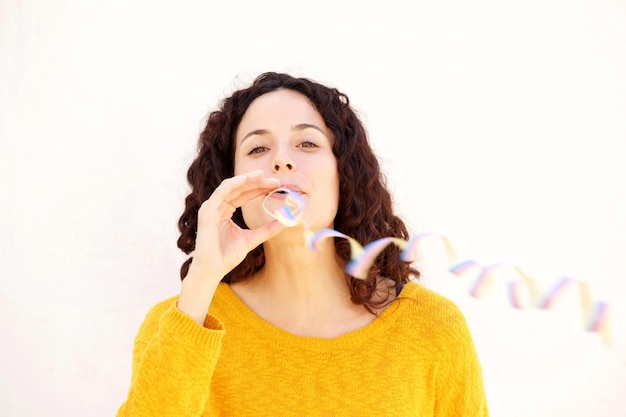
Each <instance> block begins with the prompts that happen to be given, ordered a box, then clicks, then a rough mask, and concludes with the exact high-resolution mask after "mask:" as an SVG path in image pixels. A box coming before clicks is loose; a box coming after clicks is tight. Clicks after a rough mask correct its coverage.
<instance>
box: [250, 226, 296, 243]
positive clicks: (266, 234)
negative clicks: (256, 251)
mask: <svg viewBox="0 0 626 417" xmlns="http://www.w3.org/2000/svg"><path fill="white" fill-rule="evenodd" d="M287 227H288V226H285V225H283V224H281V223H280V222H279V221H277V220H272V221H271V222H269V223H267V224H266V225H264V226H261V227H258V228H256V229H254V230H250V240H249V242H250V247H252V248H256V247H257V246H259V245H260V244H261V243H263V242H265V241H266V240H268V239H271V238H273V237H274V236H276V235H277V234H279V233H280V232H282V231H283V230H285V229H286V228H287Z"/></svg>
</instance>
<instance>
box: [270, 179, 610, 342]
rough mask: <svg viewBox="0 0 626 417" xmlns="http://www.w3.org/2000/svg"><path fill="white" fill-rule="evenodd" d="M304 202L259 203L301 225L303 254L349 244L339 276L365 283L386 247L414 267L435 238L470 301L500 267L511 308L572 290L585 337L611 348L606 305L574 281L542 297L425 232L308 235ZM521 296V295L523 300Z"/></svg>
mask: <svg viewBox="0 0 626 417" xmlns="http://www.w3.org/2000/svg"><path fill="white" fill-rule="evenodd" d="M276 192H281V193H284V194H286V195H285V200H284V204H283V205H282V206H280V207H279V208H277V209H275V210H269V209H267V208H266V202H267V199H268V198H269V197H270V196H271V195H272V194H273V193H276ZM304 207H305V202H304V199H303V198H302V196H300V194H298V193H296V192H294V191H292V190H289V189H287V188H278V189H276V190H274V191H272V192H271V193H269V194H268V195H267V197H266V199H265V200H264V201H263V209H264V210H265V211H266V212H267V213H268V214H269V215H270V216H272V217H273V218H274V219H276V220H278V221H279V222H280V223H282V224H284V225H285V226H288V227H293V226H296V225H298V224H299V223H302V224H303V225H304V227H305V242H306V245H307V247H308V248H309V249H311V250H319V248H320V242H321V241H323V240H324V239H328V238H342V239H346V240H347V241H348V242H349V244H350V257H351V259H350V261H349V262H348V264H347V265H346V268H345V271H346V272H347V273H348V274H350V275H351V276H353V277H355V278H357V279H366V278H367V274H368V272H369V270H370V268H371V267H372V265H373V264H374V261H375V260H376V258H377V257H378V256H379V255H380V253H381V252H382V251H383V250H384V249H385V248H386V247H387V246H389V245H396V246H397V247H398V248H399V249H400V259H401V260H402V261H404V262H408V263H411V262H414V261H415V260H416V254H417V249H418V246H419V244H420V243H421V242H422V241H423V240H424V239H425V238H429V237H436V238H438V239H440V240H441V241H442V243H443V244H444V247H445V250H446V254H447V257H448V262H449V264H450V265H452V266H450V267H449V270H450V272H452V273H453V274H455V275H457V276H459V277H460V276H466V275H469V274H470V272H472V273H474V274H475V280H474V282H473V284H472V285H471V286H470V290H469V293H470V295H471V296H472V297H474V298H478V299H481V298H484V297H486V296H487V294H488V293H489V292H490V290H491V288H493V286H494V281H495V274H494V272H495V271H496V270H497V269H499V268H501V267H505V266H506V267H511V268H512V269H513V270H514V271H515V273H516V278H515V279H513V280H510V281H509V285H508V288H509V301H510V303H511V305H512V306H513V307H514V308H516V309H529V308H539V309H542V310H552V309H554V308H555V306H556V304H558V302H559V300H560V299H562V297H563V294H565V293H566V292H568V291H571V289H572V288H578V290H579V294H580V306H581V309H582V312H583V326H584V328H585V330H587V331H589V332H595V333H599V334H601V335H602V338H603V340H604V342H605V344H606V345H611V343H612V342H611V335H610V328H609V311H610V309H609V305H608V304H607V303H605V302H603V301H595V302H594V301H593V299H592V297H591V291H590V289H589V285H588V284H587V283H586V282H583V281H579V280H575V279H573V278H570V277H564V278H562V279H561V280H560V281H559V282H557V284H556V285H555V286H554V287H553V288H552V289H551V290H549V291H548V292H546V293H544V292H543V291H542V290H541V288H540V286H539V284H538V282H537V281H536V280H534V279H533V278H531V277H530V276H529V275H527V274H526V273H524V272H523V271H522V270H521V269H520V268H519V267H517V266H515V265H506V264H494V265H490V266H483V265H481V264H479V263H478V262H476V261H474V260H464V261H461V262H458V256H457V254H456V251H455V249H454V246H453V245H452V244H451V243H450V241H449V240H448V239H447V238H445V237H442V236H437V235H433V234H430V233H422V234H418V235H415V236H413V237H411V238H410V239H409V240H404V239H400V238H395V237H385V238H381V239H377V240H374V241H372V242H370V243H368V244H366V245H365V246H362V245H361V244H360V243H359V242H358V241H357V240H355V239H353V238H352V237H350V236H347V235H345V234H343V233H341V232H338V231H336V230H333V229H322V230H319V231H318V232H315V233H314V232H313V231H311V229H310V228H309V227H308V225H307V224H306V222H304V221H302V216H303V214H304ZM525 295H526V296H525Z"/></svg>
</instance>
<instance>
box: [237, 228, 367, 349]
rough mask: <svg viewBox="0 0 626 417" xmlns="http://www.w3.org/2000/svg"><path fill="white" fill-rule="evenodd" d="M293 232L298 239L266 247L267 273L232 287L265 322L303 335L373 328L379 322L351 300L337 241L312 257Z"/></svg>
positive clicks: (289, 236)
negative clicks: (339, 257) (338, 254)
mask: <svg viewBox="0 0 626 417" xmlns="http://www.w3.org/2000/svg"><path fill="white" fill-rule="evenodd" d="M290 232H296V233H289V234H285V235H283V234H282V233H281V235H282V236H281V235H279V236H280V238H279V239H278V238H275V239H273V240H271V241H268V242H265V243H264V244H263V249H264V251H265V265H264V267H263V269H262V270H260V271H259V272H258V273H257V274H255V275H254V276H253V277H251V278H250V279H249V280H247V281H244V282H241V283H237V284H234V285H231V288H232V289H233V291H234V292H235V293H236V294H237V295H238V296H239V297H240V298H241V299H242V300H243V301H244V302H245V303H246V304H247V305H248V307H250V308H251V309H252V310H253V311H254V312H256V313H257V314H258V315H259V316H261V317H262V318H264V319H265V320H267V321H269V322H270V323H272V324H274V325H276V326H278V327H280V328H282V329H285V330H287V331H290V332H291V333H293V334H297V335H302V336H320V337H333V336H337V335H340V334H343V333H345V332H347V331H350V330H353V329H355V328H359V327H362V326H364V325H366V324H367V323H369V322H371V320H373V319H374V316H373V315H372V314H370V313H369V312H368V311H367V310H366V309H365V308H364V307H363V306H361V305H357V304H354V303H353V302H352V300H351V299H350V291H349V289H348V286H347V285H346V283H345V278H344V277H345V275H344V271H343V262H341V261H340V260H339V259H338V258H337V256H336V253H335V245H334V241H333V240H332V239H327V240H325V241H324V242H322V243H323V244H322V245H321V247H320V248H319V249H318V250H316V251H312V250H310V249H309V248H307V247H306V246H305V244H304V239H302V235H301V234H298V233H297V230H290ZM298 236H299V239H298ZM289 239H291V240H290V241H289Z"/></svg>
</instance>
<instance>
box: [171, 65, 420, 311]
mask: <svg viewBox="0 0 626 417" xmlns="http://www.w3.org/2000/svg"><path fill="white" fill-rule="evenodd" d="M281 89H289V90H293V91H296V92H299V93H301V94H303V95H304V96H306V97H307V98H308V99H309V101H310V102H311V104H312V105H313V106H314V107H315V109H317V111H318V112H319V113H320V115H321V116H322V118H323V119H324V121H325V122H326V126H327V127H328V129H329V130H330V131H331V132H332V133H333V136H334V142H333V153H334V155H335V157H336V158H337V169H338V172H339V195H340V200H339V207H338V210H337V214H336V217H335V220H334V228H335V229H336V230H338V231H339V232H341V233H344V234H346V235H348V236H351V237H353V238H355V239H356V240H357V241H359V242H360V243H361V244H363V245H365V244H367V243H369V242H371V241H373V240H376V239H380V238H383V237H388V236H390V237H398V238H401V239H408V238H409V234H408V231H407V228H406V226H405V224H404V222H403V221H402V220H401V219H400V218H399V217H398V216H396V215H395V214H394V211H393V202H392V198H391V195H390V193H389V191H388V190H387V186H386V181H385V177H384V175H383V173H382V172H381V170H380V166H379V163H378V159H377V157H376V155H375V154H374V152H373V150H372V148H371V146H370V144H369V141H368V137H367V133H366V130H365V128H364V126H363V124H362V123H361V121H360V120H359V117H358V116H357V114H356V113H355V111H354V110H353V109H352V108H351V106H350V100H349V99H348V97H347V96H346V95H345V94H344V93H342V92H340V91H338V90H337V89H335V88H329V87H326V86H324V85H322V84H319V83H317V82H315V81H312V80H310V79H307V78H296V77H293V76H291V75H288V74H281V73H276V72H267V73H264V74H261V75H259V76H258V77H257V78H256V79H255V80H254V82H253V83H252V85H251V86H249V87H248V88H244V89H241V90H238V91H236V92H235V93H234V94H233V95H232V96H231V97H228V98H226V99H224V100H222V102H221V106H220V108H219V109H218V110H216V111H213V112H211V113H210V115H209V117H208V121H207V124H206V127H205V128H204V130H203V132H202V133H201V135H200V138H199V140H198V156H197V157H196V159H195V160H194V161H193V162H192V164H191V166H190V167H189V169H188V171H187V180H188V182H189V185H190V186H191V192H190V193H189V195H188V196H187V198H186V199H185V211H184V212H183V214H182V215H181V217H180V219H179V221H178V228H179V230H180V237H179V238H178V242H177V243H178V247H179V248H180V249H181V250H182V251H183V252H185V253H186V254H189V253H191V252H192V251H193V250H194V249H195V239H196V229H197V225H198V210H199V208H200V205H201V204H202V203H203V202H204V201H205V200H206V199H208V198H209V196H210V195H211V193H213V191H214V190H215V189H216V188H217V186H218V185H219V184H220V183H221V182H222V181H223V180H224V179H226V178H229V177H232V176H233V175H234V160H235V132H236V130H237V127H238V125H239V122H240V121H241V119H242V118H243V115H244V113H245V112H246V110H247V109H248V106H250V104H251V103H252V102H253V101H254V100H255V99H256V98H257V97H259V96H261V95H263V94H266V93H269V92H272V91H276V90H281ZM233 221H234V222H235V223H236V224H238V225H239V226H240V227H243V228H247V226H246V224H245V222H244V220H243V216H242V213H241V210H240V209H237V210H236V212H235V214H234V215H233ZM335 246H336V252H337V255H338V256H339V258H340V259H342V260H344V261H345V262H346V263H347V262H348V261H350V245H349V243H348V241H347V240H345V239H336V242H335ZM399 255H400V252H399V249H398V248H397V247H396V246H394V245H390V246H388V247H387V248H386V249H385V250H384V251H383V252H382V253H381V254H380V255H379V256H378V257H377V258H376V260H375V262H374V264H373V266H372V267H371V269H370V270H369V274H368V277H367V279H365V280H360V279H355V278H353V277H351V276H349V275H348V274H346V282H347V284H348V286H349V288H350V293H351V297H352V301H353V302H354V303H357V304H362V305H364V306H365V307H367V308H368V309H371V308H374V307H377V305H375V303H373V301H372V298H373V295H374V293H375V291H376V287H377V285H379V283H380V282H381V281H382V280H380V277H385V278H388V279H390V280H392V281H393V282H395V286H396V289H398V288H400V287H401V286H402V284H404V283H406V282H408V281H409V279H410V276H411V275H413V276H415V277H416V278H419V275H420V274H419V271H417V270H416V269H415V268H413V267H412V266H411V264H409V263H406V262H403V261H402V260H400V257H399ZM191 260H192V258H191V257H190V258H189V259H187V260H186V261H185V262H184V263H183V265H182V266H181V270H180V275H181V279H184V278H185V276H186V275H187V272H188V270H189V265H190V263H191ZM264 263H265V255H264V252H263V245H260V246H258V247H257V248H255V249H254V250H252V251H251V252H250V253H248V255H247V257H246V258H245V259H244V260H243V261H242V262H241V264H239V265H238V266H237V267H236V268H235V269H233V270H232V271H231V272H230V273H229V274H228V275H226V276H225V277H224V278H223V279H222V281H223V282H227V283H232V282H238V281H243V280H246V279H247V278H249V277H250V276H252V275H253V274H254V273H255V272H257V271H258V270H260V269H261V268H262V267H263V265H264Z"/></svg>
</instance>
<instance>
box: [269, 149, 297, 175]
mask: <svg viewBox="0 0 626 417" xmlns="http://www.w3.org/2000/svg"><path fill="white" fill-rule="evenodd" d="M295 170H296V163H295V162H294V161H293V159H292V158H290V157H289V155H287V154H286V153H281V154H280V155H276V158H274V163H273V164H272V172H273V173H275V174H276V173H278V172H281V171H295Z"/></svg>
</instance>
